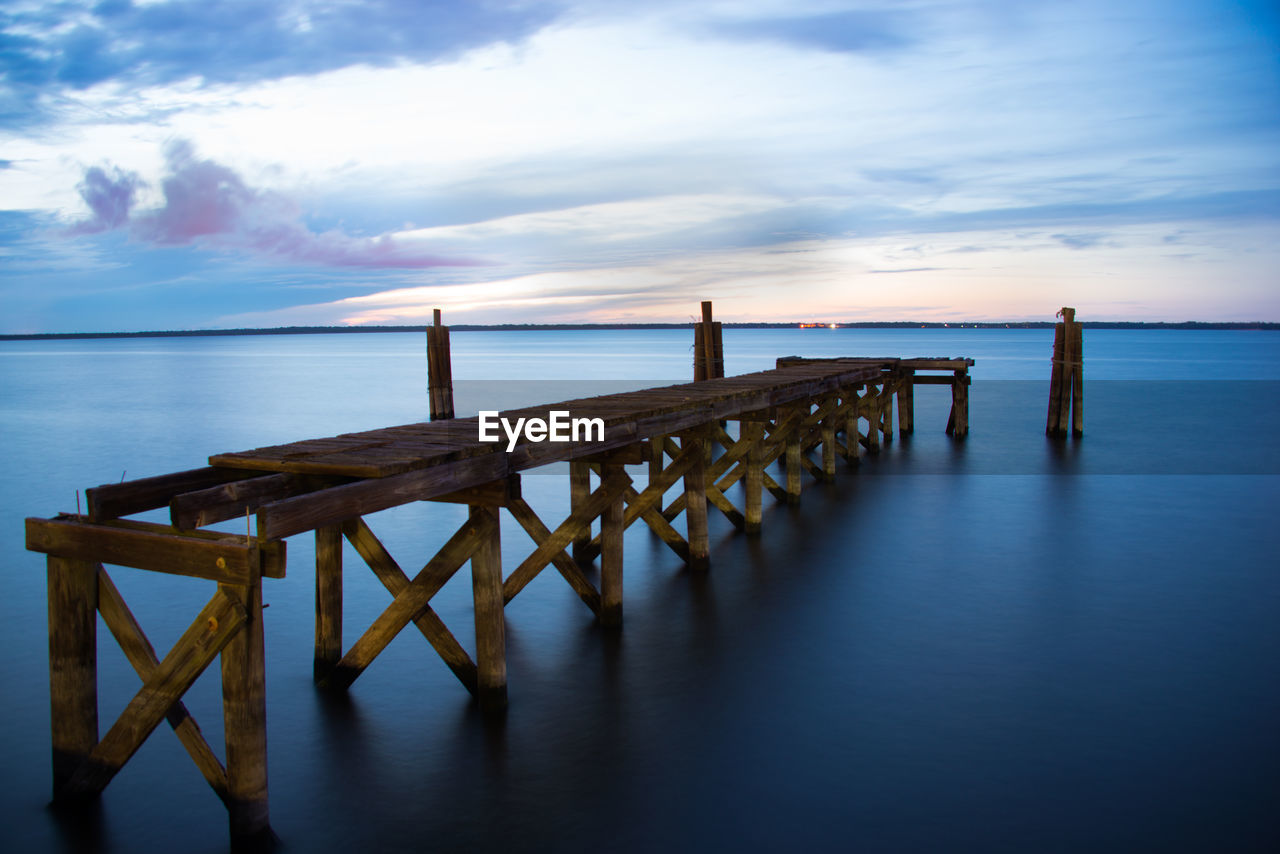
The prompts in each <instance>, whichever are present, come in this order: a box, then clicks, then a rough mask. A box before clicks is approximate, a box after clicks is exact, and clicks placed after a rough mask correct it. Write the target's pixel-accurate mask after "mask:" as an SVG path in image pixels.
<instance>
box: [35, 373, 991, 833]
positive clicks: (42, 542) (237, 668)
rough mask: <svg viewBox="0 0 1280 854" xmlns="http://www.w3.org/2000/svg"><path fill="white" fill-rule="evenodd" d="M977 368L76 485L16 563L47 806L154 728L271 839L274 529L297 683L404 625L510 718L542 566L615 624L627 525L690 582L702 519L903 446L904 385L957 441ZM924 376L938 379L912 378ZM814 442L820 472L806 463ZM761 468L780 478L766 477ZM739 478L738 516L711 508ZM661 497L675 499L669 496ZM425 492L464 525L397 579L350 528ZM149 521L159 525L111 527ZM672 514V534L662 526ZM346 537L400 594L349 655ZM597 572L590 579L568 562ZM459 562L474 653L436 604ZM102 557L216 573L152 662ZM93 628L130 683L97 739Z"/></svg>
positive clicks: (745, 523)
mask: <svg viewBox="0 0 1280 854" xmlns="http://www.w3.org/2000/svg"><path fill="white" fill-rule="evenodd" d="M972 364H973V361H972V360H971V359H950V358H924V359H898V358H884V359H880V358H843V359H801V358H798V357H791V358H783V359H779V360H778V367H777V368H775V369H773V370H768V371H760V372H757V373H752V374H744V375H739V376H733V377H721V378H716V379H708V380H702V381H698V382H694V383H687V384H683V385H673V386H667V387H663V388H653V389H645V390H641V391H633V392H623V393H619V394H610V395H602V396H597V397H590V398H583V399H578V400H567V401H562V402H559V403H554V404H545V405H540V406H535V407H527V408H523V409H519V410H509V411H504V412H502V413H500V417H502V418H506V419H508V420H509V421H512V422H514V421H515V420H516V419H518V418H526V419H530V418H540V419H544V420H545V419H549V418H550V415H551V413H552V412H556V411H559V412H567V413H571V414H572V416H573V417H574V418H588V419H597V418H598V419H600V420H601V422H602V423H603V428H604V429H603V437H602V438H598V437H592V438H590V440H588V438H586V437H584V438H582V439H580V440H578V441H567V442H551V441H531V440H530V439H529V438H528V437H524V438H523V439H522V440H520V441H518V442H517V444H516V446H515V447H514V448H513V449H512V450H510V451H508V450H507V446H506V441H505V437H503V441H500V442H496V443H494V442H481V441H480V440H479V438H478V429H479V423H478V419H477V418H462V419H455V420H448V421H437V422H427V423H419V424H407V425H402V426H398V427H389V428H385V429H380V430H371V431H366V432H361V433H350V434H344V435H341V436H334V437H328V438H321V439H310V440H305V441H300V442H293V443H289V444H285V445H277V446H272V447H265V448H257V449H254V450H248V451H240V452H229V453H219V454H215V455H213V456H211V457H210V458H209V465H208V467H205V468H200V469H194V470H191V471H185V472H179V473H176V474H170V475H161V476H158V477H151V478H145V479H141V480H136V481H131V482H125V483H120V484H110V485H106V486H100V487H96V488H93V489H89V490H87V491H86V498H87V504H88V507H87V510H88V512H87V515H80V514H74V515H73V514H62V515H59V516H56V517H54V518H51V519H45V518H31V519H28V520H27V522H26V525H27V548H28V549H31V550H33V551H37V552H42V553H45V554H46V555H47V556H48V577H49V633H50V638H49V644H50V691H51V701H52V711H53V716H52V719H53V729H52V736H53V772H54V780H53V782H54V797H55V800H60V801H66V800H75V799H81V798H87V797H92V796H94V795H96V794H97V793H99V792H101V791H102V789H103V788H104V787H105V786H106V785H107V784H108V783H109V782H110V780H111V779H112V777H113V776H114V775H115V774H116V773H117V772H118V771H119V770H120V768H121V767H122V766H123V765H124V764H125V762H127V761H128V759H129V758H130V757H131V756H132V755H133V753H134V752H135V751H136V750H137V749H138V747H139V746H140V745H141V744H142V742H143V741H145V739H146V738H147V737H148V736H149V735H150V733H151V732H152V731H153V730H154V729H155V728H156V727H157V726H158V725H159V724H160V723H161V722H162V721H164V720H167V721H168V722H169V724H170V725H171V726H172V727H173V729H174V730H175V732H176V733H177V735H178V736H179V738H180V739H181V741H182V743H183V744H184V746H185V747H186V748H187V750H188V753H190V755H191V757H192V759H193V761H194V762H195V763H196V765H197V767H198V768H199V769H200V771H201V773H202V774H203V775H204V776H205V779H206V780H207V781H208V782H209V784H210V786H211V787H212V788H213V789H214V791H215V792H216V793H217V794H218V796H219V797H220V798H221V799H222V800H223V802H224V803H225V804H226V806H227V809H228V812H229V814H230V821H231V833H232V838H233V840H234V841H237V842H244V841H250V840H260V839H262V838H264V837H269V836H270V824H269V819H268V810H267V784H266V705H265V692H266V684H265V668H264V661H265V649H264V638H263V633H262V579H263V578H283V577H284V576H285V563H286V561H285V554H286V550H285V542H284V539H285V538H286V537H289V536H293V535H297V534H301V533H306V532H314V535H315V542H316V574H315V585H316V633H315V672H314V676H315V679H316V681H317V683H318V684H319V685H321V686H323V687H325V688H328V689H333V690H345V689H347V688H348V687H349V686H350V685H351V684H352V683H353V682H354V681H355V680H356V679H357V678H358V677H359V675H360V674H361V673H362V672H363V671H364V670H365V669H366V668H367V667H368V666H369V665H370V664H371V663H372V661H373V660H374V659H375V658H376V657H377V656H378V654H379V653H380V652H381V651H382V650H383V649H384V648H385V647H386V646H387V644H388V643H390V641H391V640H392V639H393V638H394V637H396V636H397V635H398V634H399V633H400V631H402V630H403V629H405V628H407V627H408V626H409V625H410V624H413V625H414V626H415V628H416V629H417V630H418V631H419V632H420V633H421V634H422V635H423V636H424V637H425V639H426V640H427V642H428V643H429V644H430V645H431V646H432V647H433V648H434V649H435V651H436V653H437V654H438V655H439V656H440V657H441V658H442V659H443V661H444V663H445V664H446V665H447V666H448V667H449V668H450V669H451V670H452V671H453V673H454V674H455V675H456V676H457V677H458V679H459V681H460V682H461V683H462V685H463V686H464V687H465V688H466V689H467V690H468V691H470V692H471V693H472V694H473V695H475V696H476V698H477V700H478V701H479V703H480V705H481V708H482V709H485V710H487V711H492V710H501V709H502V708H504V707H505V705H506V660H505V629H504V620H503V608H504V606H505V604H506V603H507V602H510V601H511V600H512V599H513V598H514V597H515V596H517V595H518V594H519V593H520V591H521V590H522V589H523V588H524V587H525V586H526V585H527V584H528V583H529V582H530V581H531V580H532V579H533V578H534V577H536V576H537V575H538V574H539V573H540V572H541V571H542V570H543V569H545V568H546V567H548V566H551V567H554V568H555V569H556V571H557V572H559V573H560V575H561V576H562V577H563V578H564V579H565V581H566V582H567V583H568V584H569V585H570V586H571V587H572V588H573V590H574V591H575V592H576V593H577V594H578V596H579V597H580V598H581V599H582V601H583V603H584V605H585V606H586V607H587V608H589V609H590V610H591V611H592V613H594V614H595V615H596V617H597V618H598V620H599V622H600V623H601V625H602V626H605V627H607V628H617V627H619V626H620V625H621V622H622V568H623V536H622V535H623V532H624V531H625V529H626V528H627V527H628V526H630V525H631V524H633V523H634V522H635V521H637V520H643V521H644V522H645V523H646V525H648V527H649V528H650V529H651V530H652V531H653V532H654V533H655V534H656V535H657V536H658V537H659V538H661V539H662V541H663V542H664V543H666V544H667V545H668V546H669V547H670V548H671V549H672V551H673V552H675V553H676V554H677V555H678V556H679V557H680V558H681V559H682V560H684V561H685V562H686V563H687V564H688V566H689V567H690V569H692V570H695V571H703V570H706V569H707V567H708V565H709V562H710V554H709V543H708V536H707V513H708V507H714V508H715V509H716V510H717V511H718V512H721V513H723V514H724V515H725V517H726V518H728V519H729V521H730V522H731V523H732V524H734V525H735V526H736V527H738V528H740V529H741V530H743V531H746V532H748V533H754V532H757V531H759V530H760V526H761V522H762V496H763V494H764V493H765V492H768V493H769V494H771V495H772V496H773V497H774V498H775V499H777V500H779V501H782V502H787V503H795V502H797V501H798V500H799V497H800V492H801V488H802V485H803V479H804V477H805V476H809V477H813V478H816V479H819V480H830V479H832V478H834V476H835V474H836V469H837V466H836V462H837V459H839V458H843V459H844V460H845V461H846V463H847V464H848V465H851V466H853V465H857V463H858V460H859V458H860V456H861V455H862V454H863V453H864V451H865V452H867V453H877V452H878V451H879V449H880V446H881V443H882V442H889V441H891V439H892V437H893V435H894V433H895V432H900V433H910V432H912V430H913V428H914V423H913V421H914V404H913V394H912V389H913V386H914V385H916V384H926V383H930V384H931V383H946V384H949V385H951V387H952V411H951V416H950V419H949V422H948V425H947V431H948V432H949V433H952V434H953V435H955V436H957V437H963V436H964V435H965V434H966V433H967V432H968V383H969V377H968V368H969V367H970V366H971V365H972ZM938 371H941V372H943V373H941V374H936V373H935V374H929V373H923V374H922V373H918V372H938ZM895 397H896V400H897V421H896V426H895V423H894V399H895ZM730 422H736V431H734V432H730V430H729V429H727V425H728V424H729V423H730ZM815 448H816V449H819V453H818V455H817V457H818V459H817V460H816V461H815V460H814V459H811V458H810V452H811V451H812V450H814V449H815ZM566 461H567V462H568V463H569V468H570V476H569V483H570V512H569V515H568V516H567V517H566V518H565V519H564V520H563V521H562V522H560V523H559V524H557V525H555V526H554V527H551V526H548V525H546V524H544V523H543V521H542V520H541V519H540V518H539V517H538V516H537V514H536V513H535V512H534V511H533V509H532V508H531V507H530V506H529V505H528V504H527V503H526V502H525V501H524V500H523V498H522V497H521V494H520V472H522V471H526V470H528V469H531V468H535V467H538V466H542V465H546V464H549V463H554V462H566ZM775 462H776V463H779V464H780V468H779V469H776V470H775V471H777V472H779V481H780V482H779V481H775V480H774V478H773V477H772V476H771V475H770V473H769V469H770V467H771V466H772V465H773V464H774V463H775ZM642 463H647V465H648V478H647V482H645V483H644V484H643V486H642V488H637V486H636V485H635V484H633V481H632V478H631V476H630V475H628V473H627V470H626V466H627V465H637V464H642ZM593 477H594V485H593ZM739 482H742V484H743V489H742V495H743V498H742V507H738V506H735V505H734V504H733V503H732V501H731V500H730V499H729V498H728V497H727V496H726V494H725V493H726V492H727V491H729V490H730V487H732V486H734V485H735V484H737V483H739ZM677 484H680V486H679V487H678V486H677ZM673 490H674V491H675V492H676V493H677V497H676V498H675V499H674V500H673V501H671V502H670V503H666V496H667V495H668V493H669V492H672V491H673ZM423 500H427V501H444V502H453V503H465V504H467V505H468V507H469V511H468V518H467V521H466V522H465V523H464V524H463V525H462V526H461V527H459V528H458V530H457V531H456V532H454V534H453V535H452V536H451V537H449V538H448V540H447V542H446V543H445V545H444V546H443V547H442V548H441V549H440V550H439V551H438V552H437V553H436V554H435V555H434V556H433V557H431V559H430V560H429V561H427V562H426V565H425V566H423V568H422V570H421V571H420V572H418V573H417V574H416V575H415V576H413V577H412V578H411V577H410V576H409V575H408V574H406V573H405V572H404V571H403V570H402V569H401V568H400V566H399V564H398V563H397V562H396V561H395V559H394V558H392V556H391V555H390V553H389V552H388V551H387V549H386V548H385V546H384V545H383V544H382V543H381V542H380V541H379V540H378V538H377V536H376V535H375V534H374V532H373V531H372V529H371V528H370V526H369V524H368V522H367V521H366V520H365V519H364V517H365V516H367V515H369V514H372V513H375V512H377V511H380V510H384V509H388V508H391V507H395V506H398V505H402V504H406V503H408V502H412V501H423ZM165 507H167V508H168V509H169V515H170V523H169V524H168V525H162V524H156V523H149V522H142V521H137V520H130V519H128V518H126V517H129V516H132V515H134V514H138V513H142V512H145V511H151V510H156V509H159V508H165ZM504 509H505V510H506V511H507V512H508V513H509V514H510V515H511V516H512V517H513V518H514V519H515V520H516V521H517V522H518V523H519V524H520V526H521V527H522V528H523V529H524V530H525V531H526V532H527V533H528V534H529V535H530V537H531V538H532V540H533V542H534V543H535V548H534V550H533V552H532V553H530V554H529V555H528V556H527V557H525V558H524V559H523V560H522V561H521V562H520V563H519V564H518V565H517V566H516V568H515V569H513V570H512V571H511V572H510V573H509V574H507V575H506V577H505V578H504V577H503V569H502V560H501V551H500V548H501V544H500V537H499V524H498V521H499V512H500V510H504ZM680 516H684V525H683V526H682V527H683V528H684V531H683V532H681V531H680V530H678V529H677V528H676V527H675V526H674V525H673V524H672V523H673V522H675V521H676V520H677V518H678V517H680ZM236 518H244V519H246V524H247V525H248V526H249V530H247V531H246V533H245V534H241V535H237V534H226V533H221V532H215V531H209V530H204V529H205V528H206V526H209V525H212V524H214V523H217V522H224V521H227V520H231V519H236ZM344 538H345V539H346V540H348V541H349V542H350V543H351V544H352V545H353V546H354V548H355V550H356V552H357V553H358V554H359V555H360V557H361V558H362V559H363V560H364V562H365V563H367V564H368V566H369V568H370V569H371V570H372V571H373V573H374V574H375V576H377V578H378V579H379V580H380V581H381V583H382V584H383V585H384V586H385V587H386V588H387V590H388V591H389V592H390V593H391V595H392V597H393V599H392V602H391V604H390V605H389V606H388V607H387V609H386V610H385V611H384V612H383V614H382V615H381V616H379V617H378V618H377V619H376V620H375V621H374V622H373V623H372V625H370V626H369V628H368V629H367V630H365V632H364V633H363V634H362V635H361V636H360V638H358V639H357V640H356V641H355V642H354V643H353V644H351V645H350V646H349V647H346V648H345V649H344V643H343V637H342V598H343V594H342V586H343V585H342V575H343V566H342V553H343V549H342V540H343V539H344ZM597 558H598V559H599V561H600V584H599V587H597V586H596V585H595V584H593V583H592V581H591V580H590V579H589V578H588V575H587V574H586V573H585V572H584V571H583V569H582V566H583V564H584V563H589V562H591V561H593V560H595V559H597ZM468 562H470V564H471V575H472V590H473V597H474V623H475V625H474V629H475V644H474V647H473V648H474V650H475V654H474V658H473V657H472V655H471V654H470V653H469V652H468V651H467V650H466V649H464V647H463V646H462V644H461V643H460V642H459V641H458V640H457V638H456V637H455V636H454V635H453V633H452V632H451V630H450V629H449V628H448V627H447V626H446V625H445V624H444V622H443V621H442V620H441V619H440V618H439V616H438V615H437V614H436V613H435V611H434V610H433V609H432V608H431V604H430V603H431V599H432V597H433V596H434V595H435V594H436V592H438V591H439V590H440V589H441V588H442V587H443V586H444V584H445V583H446V582H447V581H448V580H449V579H450V578H451V577H452V576H453V575H454V574H455V573H456V572H457V571H458V570H459V569H460V568H461V567H462V565H463V564H465V563H468ZM104 564H112V565H119V566H126V567H135V568H139V569H145V570H150V571H156V572H164V573H176V574H180V575H187V576H192V577H196V578H201V579H206V580H208V581H212V582H216V585H217V586H216V591H215V593H214V595H213V598H212V599H210V600H209V602H208V604H207V605H206V606H205V607H204V608H203V609H202V610H201V611H200V612H199V614H198V615H196V617H195V619H194V621H193V622H192V624H191V626H190V628H189V629H188V630H187V632H186V633H184V635H183V636H182V638H181V639H180V640H179V641H178V642H177V643H176V644H175V646H174V647H173V649H172V650H171V651H170V652H169V653H168V654H167V655H165V656H164V657H163V658H162V659H161V658H159V657H158V656H157V655H156V653H155V652H154V650H153V649H152V646H151V644H150V642H149V641H148V640H147V638H146V636H145V634H144V633H143V632H142V629H141V628H140V626H139V625H138V624H137V622H136V620H134V618H133V615H132V614H131V613H130V611H129V609H128V607H127V605H126V604H125V602H124V600H123V598H122V597H121V596H120V594H119V593H118V591H117V590H116V588H115V586H114V584H113V583H112V581H111V579H110V577H109V576H108V574H107V573H106V571H105V569H104V568H103V565H104ZM99 614H100V615H101V616H102V618H103V622H104V623H105V624H106V626H107V628H108V629H109V630H110V631H111V633H112V634H113V636H114V637H115V638H116V640H117V642H118V643H119V644H120V646H121V647H122V649H123V650H124V652H125V654H126V656H127V657H128V659H129V661H130V662H131V663H132V664H133V666H134V668H135V669H136V670H137V672H138V675H139V677H140V678H141V679H142V680H143V686H142V688H141V690H140V691H139V692H138V694H137V695H136V696H135V698H134V700H133V701H132V702H131V703H129V705H128V706H127V707H126V709H125V711H124V712H123V713H122V714H121V716H120V718H119V719H118V720H117V721H116V723H115V724H114V725H112V726H111V728H110V729H109V730H108V732H107V734H106V735H105V736H103V737H101V739H100V738H99V733H98V710H97V686H96V672H97V664H96V662H97V658H96V655H97V653H96V640H95V637H96V620H97V615H99ZM214 658H220V659H221V669H222V686H223V710H224V718H225V731H226V752H225V757H226V758H225V764H224V763H223V760H221V759H219V758H218V756H217V754H216V753H215V752H214V751H213V750H212V749H211V748H210V746H209V745H208V743H207V742H206V741H205V740H204V738H203V736H202V735H201V734H200V730H199V727H198V726H196V725H195V722H194V720H193V719H192V718H191V716H190V715H189V714H188V713H187V710H186V708H185V707H184V706H183V704H182V696H183V695H184V694H185V693H186V691H187V689H188V688H189V687H190V686H191V684H192V683H193V682H194V681H195V679H196V678H198V677H199V675H200V674H201V673H202V672H203V671H204V670H205V669H206V668H207V667H208V666H209V665H210V664H211V663H212V662H213V659H214Z"/></svg>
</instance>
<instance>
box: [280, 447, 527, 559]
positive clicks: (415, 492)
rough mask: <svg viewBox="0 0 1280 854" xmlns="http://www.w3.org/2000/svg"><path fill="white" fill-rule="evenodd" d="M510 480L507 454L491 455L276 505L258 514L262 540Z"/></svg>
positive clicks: (360, 483) (290, 499)
mask: <svg viewBox="0 0 1280 854" xmlns="http://www.w3.org/2000/svg"><path fill="white" fill-rule="evenodd" d="M506 476H507V460H506V454H502V453H489V454H484V455H481V456H478V457H473V458H470V459H466V460H459V461H457V462H453V463H446V464H443V465H440V466H435V467H433V468H429V469H420V470H417V471H411V472H406V473H404V474H400V475H392V476H390V477H381V478H373V479H370V480H362V481H358V482H356V483H350V484H347V485H345V486H336V487H334V488H333V489H326V490H324V491H323V492H316V493H311V494H309V495H299V496H297V497H295V498H286V499H284V500H283V501H276V502H272V503H271V504H267V505H265V506H263V507H262V508H260V509H259V510H258V536H259V537H261V538H262V539H268V540H275V539H283V538H284V537H288V536H292V535H293V534H301V533H303V532H304V531H312V530H315V529H316V528H318V527H320V526H322V525H332V524H335V523H341V522H343V521H344V520H346V519H350V518H351V517H353V516H368V515H369V514H370V513H376V512H377V511H379V510H386V509H387V508H389V507H396V506H398V505H400V504H407V503H408V502H410V501H422V500H425V499H428V498H432V497H434V496H436V495H444V494H446V493H449V492H455V491H457V490H459V489H466V488H467V487H471V486H480V485H481V484H485V483H489V482H491V481H495V480H499V479H501V478H505V477H506Z"/></svg>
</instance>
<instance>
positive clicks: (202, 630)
mask: <svg viewBox="0 0 1280 854" xmlns="http://www.w3.org/2000/svg"><path fill="white" fill-rule="evenodd" d="M246 618H247V615H246V612H245V609H244V607H243V606H242V605H241V603H239V602H237V601H236V600H235V599H234V598H232V597H230V596H228V595H227V594H226V593H224V592H223V591H222V590H221V589H219V590H218V592H216V593H215V594H214V595H213V598H212V599H210V600H209V603H208V604H207V605H205V607H204V608H203V609H202V610H201V611H200V614H199V615H198V616H197V617H196V619H195V622H193V623H192V624H191V626H190V627H189V628H188V629H187V630H186V631H185V632H183V634H182V637H181V638H179V640H178V642H177V643H176V644H174V646H173V649H171V650H170V651H169V654H168V655H166V656H165V657H164V660H163V661H160V662H159V663H158V664H157V665H156V667H155V669H154V670H153V671H152V672H151V675H150V677H149V678H148V679H146V680H145V681H144V682H143V685H142V688H141V689H140V690H139V691H138V693H137V694H136V695H135V696H134V698H133V699H132V700H131V701H130V702H129V705H128V706H126V707H125V710H124V712H122V713H121V715H120V717H119V718H118V719H117V720H116V722H115V724H114V725H112V727H111V729H110V730H108V731H107V734H106V735H105V736H104V737H103V739H102V741H100V742H98V745H97V746H96V747H95V748H94V749H93V750H92V751H91V752H90V753H89V756H88V758H87V759H86V760H85V761H84V762H83V763H82V764H81V765H80V767H79V768H78V769H77V770H76V772H75V773H74V774H72V775H71V779H70V780H68V781H67V783H66V785H65V786H64V792H65V793H66V794H68V795H73V796H77V795H78V796H83V795H92V794H96V793H98V792H101V791H102V790H103V789H104V788H105V787H106V785H107V784H108V783H110V782H111V779H112V778H113V777H115V775H116V773H117V772H119V770H120V769H121V768H122V767H123V766H124V764H125V763H126V762H128V761H129V759H130V757H132V756H133V754H134V753H136V752H137V750H138V748H139V747H141V746H142V742H144V741H146V739H147V736H149V735H150V734H151V733H152V731H153V730H155V728H156V726H157V725H159V723H160V721H161V720H162V719H163V718H164V717H165V714H166V713H167V712H168V711H169V709H170V708H172V707H173V704H174V703H175V702H177V701H178V699H179V698H181V697H182V695H183V694H185V693H186V692H187V689H188V688H190V687H191V684H192V683H193V682H195V681H196V678H197V677H199V676H200V674H201V673H203V672H204V670H205V668H206V667H208V666H209V664H210V663H211V662H212V661H213V659H214V657H215V656H217V654H218V653H219V652H221V651H222V648H223V647H224V646H226V645H227V643H228V642H229V641H230V640H231V639H232V637H234V636H235V634H236V632H237V631H239V630H240V628H241V626H243V625H244V624H245V621H246Z"/></svg>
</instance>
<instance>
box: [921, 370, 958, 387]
mask: <svg viewBox="0 0 1280 854" xmlns="http://www.w3.org/2000/svg"><path fill="white" fill-rule="evenodd" d="M954 383H955V374H954V373H951V374H947V375H946V376H941V375H939V374H916V375H915V377H913V378H912V385H954Z"/></svg>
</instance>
